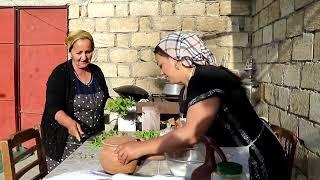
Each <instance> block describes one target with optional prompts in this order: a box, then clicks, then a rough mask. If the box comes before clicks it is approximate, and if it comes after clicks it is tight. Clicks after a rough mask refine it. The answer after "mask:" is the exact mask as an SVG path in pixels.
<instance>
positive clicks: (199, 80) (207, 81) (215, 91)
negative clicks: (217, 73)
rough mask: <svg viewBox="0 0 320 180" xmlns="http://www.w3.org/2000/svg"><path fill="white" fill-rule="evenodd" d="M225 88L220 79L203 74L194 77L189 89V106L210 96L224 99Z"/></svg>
mask: <svg viewBox="0 0 320 180" xmlns="http://www.w3.org/2000/svg"><path fill="white" fill-rule="evenodd" d="M225 89H226V88H225V86H224V85H223V84H221V81H220V80H219V79H216V78H213V77H212V78H207V77H201V76H196V77H193V78H192V79H191V80H190V82H189V85H188V89H187V102H188V104H187V106H188V107H190V106H192V105H193V104H195V103H197V102H199V101H202V100H205V99H208V98H210V97H219V98H221V99H223V98H224V95H225Z"/></svg>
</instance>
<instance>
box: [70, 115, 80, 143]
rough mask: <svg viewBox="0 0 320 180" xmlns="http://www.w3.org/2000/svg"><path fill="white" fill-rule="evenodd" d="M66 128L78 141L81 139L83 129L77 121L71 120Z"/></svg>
mask: <svg viewBox="0 0 320 180" xmlns="http://www.w3.org/2000/svg"><path fill="white" fill-rule="evenodd" d="M67 128H68V132H69V134H70V135H71V136H74V137H75V138H76V139H77V140H78V141H81V135H82V134H83V131H82V129H81V126H80V124H79V123H77V122H76V121H74V120H72V122H70V124H69V125H68V127H67Z"/></svg>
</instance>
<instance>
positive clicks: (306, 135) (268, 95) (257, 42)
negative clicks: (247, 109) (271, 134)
mask: <svg viewBox="0 0 320 180" xmlns="http://www.w3.org/2000/svg"><path fill="white" fill-rule="evenodd" d="M253 3H254V5H253V6H252V7H253V11H252V14H253V16H252V28H253V29H252V30H253V34H252V55H253V57H254V59H255V60H256V62H257V69H258V71H257V79H258V81H259V82H261V86H260V87H261V91H262V93H261V94H262V97H261V100H262V102H261V103H260V104H259V106H258V107H257V110H258V111H259V112H260V115H261V116H265V117H267V118H268V119H269V120H270V121H271V123H274V124H278V125H280V126H282V127H284V128H286V129H289V130H291V131H293V132H295V133H296V134H297V135H298V137H299V138H300V139H301V140H303V142H304V143H300V144H299V145H298V149H297V154H296V160H295V165H296V169H295V171H294V179H319V177H320V171H319V167H320V158H319V155H320V113H319V112H320V111H319V108H320V106H319V104H320V81H319V79H320V62H319V60H320V33H319V32H318V31H319V30H320V1H318V0H256V1H253Z"/></svg>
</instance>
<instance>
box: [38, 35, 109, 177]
mask: <svg viewBox="0 0 320 180" xmlns="http://www.w3.org/2000/svg"><path fill="white" fill-rule="evenodd" d="M66 44H67V46H68V51H69V53H70V55H71V59H70V60H68V61H66V62H64V63H62V64H60V65H58V66H57V67H56V68H55V69H54V70H53V72H52V73H51V75H50V77H49V79H48V81H47V90H46V103H45V109H44V112H43V116H42V122H41V129H42V133H43V134H42V135H43V143H44V147H45V154H46V160H47V166H48V171H49V172H50V171H52V170H53V169H54V168H55V167H57V165H58V164H59V163H60V162H62V161H63V160H64V159H66V158H67V157H68V156H69V155H70V154H71V153H73V152H74V151H75V150H76V149H77V148H78V147H79V144H80V141H84V140H86V139H87V138H88V137H90V136H91V135H93V134H95V133H97V132H99V131H102V130H103V129H104V120H103V109H104V106H105V103H106V100H107V98H109V93H108V88H107V85H106V81H105V79H104V75H103V73H102V71H101V69H100V68H99V67H98V66H96V65H94V64H91V58H92V55H93V50H94V42H93V38H92V36H91V34H90V33H88V32H86V31H83V30H79V31H74V32H70V33H69V35H68V37H67V38H66Z"/></svg>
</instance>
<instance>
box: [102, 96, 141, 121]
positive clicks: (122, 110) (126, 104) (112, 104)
mask: <svg viewBox="0 0 320 180" xmlns="http://www.w3.org/2000/svg"><path fill="white" fill-rule="evenodd" d="M134 105H135V101H134V100H133V98H132V97H129V98H124V97H117V98H115V99H112V100H110V101H109V102H108V103H107V105H106V109H107V110H108V111H110V112H117V113H119V115H120V116H121V117H123V116H126V115H127V114H128V109H129V108H131V107H133V106H134Z"/></svg>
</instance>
